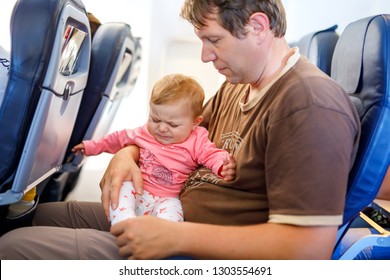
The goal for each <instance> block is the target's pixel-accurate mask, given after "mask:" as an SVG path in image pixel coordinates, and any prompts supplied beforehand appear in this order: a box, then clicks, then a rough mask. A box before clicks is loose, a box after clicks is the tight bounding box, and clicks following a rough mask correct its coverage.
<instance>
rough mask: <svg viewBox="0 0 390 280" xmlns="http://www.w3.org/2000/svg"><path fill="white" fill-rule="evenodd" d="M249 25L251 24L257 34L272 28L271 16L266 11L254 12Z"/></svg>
mask: <svg viewBox="0 0 390 280" xmlns="http://www.w3.org/2000/svg"><path fill="white" fill-rule="evenodd" d="M248 24H249V26H251V27H252V28H253V30H254V32H255V34H260V33H261V32H263V31H266V30H270V26H269V18H268V16H267V15H266V14H264V13H260V12H258V13H254V14H252V15H251V16H250V18H249V22H248Z"/></svg>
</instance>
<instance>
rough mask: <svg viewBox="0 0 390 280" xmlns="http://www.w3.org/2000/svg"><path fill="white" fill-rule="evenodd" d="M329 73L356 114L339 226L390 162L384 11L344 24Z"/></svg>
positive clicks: (389, 70)
mask: <svg viewBox="0 0 390 280" xmlns="http://www.w3.org/2000/svg"><path fill="white" fill-rule="evenodd" d="M331 76H332V78H334V79H335V80H336V81H337V82H338V83H340V84H341V86H342V87H343V88H344V89H345V90H346V91H347V93H348V94H349V95H350V97H351V98H352V100H353V102H354V103H355V105H356V108H357V110H358V112H359V116H360V119H361V128H362V134H361V139H360V144H359V149H358V153H357V157H356V160H355V163H354V166H353V168H352V170H351V172H350V177H349V184H348V190H347V195H346V204H345V211H344V220H343V223H344V224H343V227H341V229H340V234H339V238H340V239H339V240H341V238H342V236H343V234H344V233H345V232H346V230H347V228H348V225H349V223H350V222H351V221H352V220H353V219H354V218H355V217H357V216H358V215H359V213H360V211H361V210H363V209H364V208H365V207H366V206H368V205H369V204H370V203H371V202H372V201H373V200H374V198H375V197H376V195H377V193H378V191H379V188H380V186H381V184H382V181H383V178H384V176H385V173H386V171H387V169H388V167H389V163H390V141H389V139H390V15H378V16H372V17H368V18H364V19H361V20H358V21H356V22H353V23H351V24H349V25H348V26H347V27H346V28H345V30H344V32H343V33H342V35H341V36H340V38H339V40H338V43H337V45H336V48H335V51H334V54H333V61H332V70H331Z"/></svg>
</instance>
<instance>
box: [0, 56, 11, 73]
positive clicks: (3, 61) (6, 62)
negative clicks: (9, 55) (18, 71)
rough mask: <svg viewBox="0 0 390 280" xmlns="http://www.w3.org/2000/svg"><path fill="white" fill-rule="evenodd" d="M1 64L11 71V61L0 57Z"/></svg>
mask: <svg viewBox="0 0 390 280" xmlns="http://www.w3.org/2000/svg"><path fill="white" fill-rule="evenodd" d="M0 64H1V65H2V66H3V67H4V68H6V69H7V71H9V65H10V61H9V60H8V59H6V58H5V57H0Z"/></svg>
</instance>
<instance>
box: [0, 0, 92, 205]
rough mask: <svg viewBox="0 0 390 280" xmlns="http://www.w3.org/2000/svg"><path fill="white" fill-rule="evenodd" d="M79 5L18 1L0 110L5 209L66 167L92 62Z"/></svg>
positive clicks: (0, 199)
mask: <svg viewBox="0 0 390 280" xmlns="http://www.w3.org/2000/svg"><path fill="white" fill-rule="evenodd" d="M90 48H91V43H90V31H89V23H88V18H87V16H86V12H85V8H84V6H83V4H82V2H81V1H80V0H19V1H17V2H16V4H15V7H14V9H13V12H12V16H11V65H10V70H9V80H8V83H7V87H6V90H5V94H4V99H3V102H2V104H1V107H0V129H1V133H0V154H1V155H2V156H1V157H0V192H1V193H0V205H5V204H11V203H13V202H16V201H18V200H20V199H21V197H22V196H23V194H24V193H25V192H26V191H27V190H29V189H31V188H32V187H34V186H36V185H37V184H39V183H40V182H41V181H43V180H44V179H45V178H46V177H47V176H50V174H53V173H54V172H55V171H56V170H58V168H60V166H61V164H62V161H63V158H64V155H65V151H66V147H67V145H68V142H69V139H70V135H71V132H72V130H73V126H74V123H75V120H76V116H77V112H78V109H79V106H80V102H81V98H82V95H83V91H84V88H85V86H86V82H87V78H88V71H89V61H90Z"/></svg>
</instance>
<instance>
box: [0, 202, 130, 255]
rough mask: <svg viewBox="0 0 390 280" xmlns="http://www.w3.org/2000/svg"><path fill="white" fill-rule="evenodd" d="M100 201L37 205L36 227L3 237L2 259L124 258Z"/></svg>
mask: <svg viewBox="0 0 390 280" xmlns="http://www.w3.org/2000/svg"><path fill="white" fill-rule="evenodd" d="M109 230H110V223H109V222H108V221H107V218H106V216H105V214H104V211H103V207H102V205H101V203H99V202H76V201H70V202H52V203H44V204H40V205H38V207H37V210H36V213H35V216H34V219H33V226H32V227H25V228H19V229H15V230H13V231H10V232H8V233H7V234H5V235H3V236H2V237H1V238H0V259H2V260H7V259H8V260H17V259H33V260H87V259H90V260H106V259H123V258H122V257H121V256H120V255H119V253H118V247H117V246H116V244H115V239H114V236H113V235H111V233H110V232H109Z"/></svg>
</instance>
